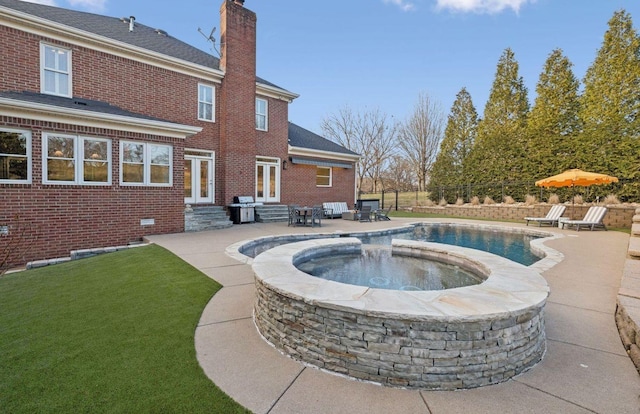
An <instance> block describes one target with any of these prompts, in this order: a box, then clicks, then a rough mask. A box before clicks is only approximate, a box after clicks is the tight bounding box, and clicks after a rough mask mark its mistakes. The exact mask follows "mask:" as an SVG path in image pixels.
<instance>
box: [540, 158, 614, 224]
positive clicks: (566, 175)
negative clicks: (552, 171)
mask: <svg viewBox="0 0 640 414" xmlns="http://www.w3.org/2000/svg"><path fill="white" fill-rule="evenodd" d="M617 182H618V179H617V178H616V177H612V176H610V175H606V174H599V173H593V172H588V171H582V170H580V169H578V168H574V169H572V170H567V171H565V172H562V173H560V174H558V175H554V176H552V177H547V178H543V179H542V180H538V181H536V185H537V186H538V187H572V188H573V187H575V186H577V185H579V186H581V187H587V186H590V185H599V184H611V183H617ZM573 203H574V199H573V197H571V215H573Z"/></svg>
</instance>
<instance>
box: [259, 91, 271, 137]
mask: <svg viewBox="0 0 640 414" xmlns="http://www.w3.org/2000/svg"><path fill="white" fill-rule="evenodd" d="M268 113H269V105H268V104H267V100H266V99H260V98H256V129H259V130H260V131H266V130H267V129H268V127H269V116H268Z"/></svg>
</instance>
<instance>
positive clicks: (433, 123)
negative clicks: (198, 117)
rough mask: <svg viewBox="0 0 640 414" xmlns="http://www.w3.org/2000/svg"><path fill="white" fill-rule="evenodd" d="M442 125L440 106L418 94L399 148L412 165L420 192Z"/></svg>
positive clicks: (439, 137)
mask: <svg viewBox="0 0 640 414" xmlns="http://www.w3.org/2000/svg"><path fill="white" fill-rule="evenodd" d="M443 126H444V115H443V112H442V110H441V108H440V105H438V104H437V103H436V102H434V101H433V100H431V98H429V95H427V94H426V93H421V94H420V95H419V97H418V102H417V103H416V106H415V108H414V111H413V114H412V115H411V116H410V117H409V119H408V120H407V121H406V122H405V123H404V124H403V125H402V127H401V129H400V141H399V146H400V149H401V150H402V152H403V153H404V156H405V157H406V158H407V159H408V160H409V162H410V163H411V164H412V165H413V168H414V169H415V172H416V176H417V179H418V187H419V189H420V190H421V191H424V190H425V188H426V183H427V178H428V177H429V172H430V170H431V166H432V165H433V163H434V161H435V159H436V155H437V153H438V148H439V147H440V141H441V140H442V132H443Z"/></svg>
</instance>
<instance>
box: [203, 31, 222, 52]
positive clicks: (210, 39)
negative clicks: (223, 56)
mask: <svg viewBox="0 0 640 414" xmlns="http://www.w3.org/2000/svg"><path fill="white" fill-rule="evenodd" d="M215 31H216V28H215V27H214V28H213V29H211V33H209V36H207V35H206V34H204V32H203V31H202V29H201V28H199V27H198V32H200V34H201V35H202V36H203V37H204V38H205V39H207V42H211V52H214V51H215V52H216V53H217V54H218V56H220V51H218V49H217V48H216V39H215V38H214V37H213V33H214V32H215Z"/></svg>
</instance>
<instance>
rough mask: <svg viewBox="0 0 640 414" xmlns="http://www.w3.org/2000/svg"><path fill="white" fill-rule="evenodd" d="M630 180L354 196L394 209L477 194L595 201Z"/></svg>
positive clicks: (501, 184)
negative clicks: (609, 182) (557, 186)
mask: <svg viewBox="0 0 640 414" xmlns="http://www.w3.org/2000/svg"><path fill="white" fill-rule="evenodd" d="M630 182H632V180H624V179H622V180H620V181H619V182H618V183H614V184H608V185H602V186H599V185H594V186H590V187H560V188H543V187H537V186H536V185H535V182H533V181H519V182H507V181H502V182H493V183H485V184H475V183H464V184H460V185H455V186H448V187H444V186H441V187H433V188H432V192H426V191H397V190H383V191H382V192H380V193H364V192H361V193H359V194H358V199H366V200H372V199H377V200H379V204H380V207H381V208H385V209H386V208H388V206H389V205H392V206H394V207H393V208H394V209H395V210H398V209H404V208H409V207H415V206H426V205H432V204H434V203H435V204H438V203H440V202H441V200H445V201H446V202H447V203H448V204H455V203H459V202H460V201H459V200H461V202H462V203H471V202H472V200H473V199H474V197H477V198H478V199H479V201H480V202H481V203H482V202H484V200H485V198H486V197H489V198H490V199H492V200H493V201H495V202H496V203H501V202H504V201H505V199H506V197H511V198H512V199H513V201H515V202H525V201H527V197H528V196H529V197H530V196H534V197H536V200H537V201H540V202H546V201H548V200H549V197H551V196H552V195H554V194H555V195H556V196H558V198H559V201H560V202H567V201H571V199H572V198H573V197H574V196H577V195H579V196H581V197H582V199H583V201H584V202H599V201H603V200H604V199H605V197H607V196H608V195H610V194H613V195H617V194H619V192H620V190H621V189H622V186H624V185H625V184H628V183H630ZM620 201H630V202H637V201H640V200H628V199H621V200H620Z"/></svg>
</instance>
